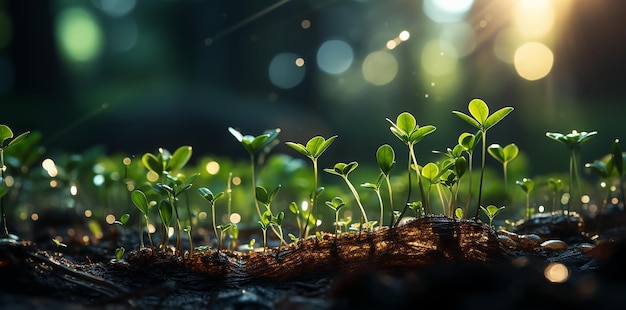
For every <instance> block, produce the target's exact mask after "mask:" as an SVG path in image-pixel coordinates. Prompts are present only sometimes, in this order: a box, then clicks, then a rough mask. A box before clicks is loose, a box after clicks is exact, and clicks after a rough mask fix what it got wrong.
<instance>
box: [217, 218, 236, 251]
mask: <svg viewBox="0 0 626 310" xmlns="http://www.w3.org/2000/svg"><path fill="white" fill-rule="evenodd" d="M233 227H235V224H233V223H228V224H222V225H217V228H218V229H219V230H220V237H219V238H218V239H217V251H218V252H219V250H220V249H221V248H222V241H223V240H224V233H225V232H228V231H229V230H231V229H232V228H233Z"/></svg>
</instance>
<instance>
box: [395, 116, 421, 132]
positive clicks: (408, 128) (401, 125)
mask: <svg viewBox="0 0 626 310" xmlns="http://www.w3.org/2000/svg"><path fill="white" fill-rule="evenodd" d="M396 125H397V127H398V129H400V130H401V132H402V133H404V134H405V135H406V136H409V135H410V134H411V132H413V130H415V128H416V127H417V121H416V120H415V117H414V116H413V114H411V113H409V112H402V113H400V115H398V117H397V118H396Z"/></svg>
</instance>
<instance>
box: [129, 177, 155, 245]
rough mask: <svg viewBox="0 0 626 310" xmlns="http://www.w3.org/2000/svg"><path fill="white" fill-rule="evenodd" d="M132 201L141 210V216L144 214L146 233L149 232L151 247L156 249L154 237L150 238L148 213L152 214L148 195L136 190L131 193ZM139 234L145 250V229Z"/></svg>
mask: <svg viewBox="0 0 626 310" xmlns="http://www.w3.org/2000/svg"><path fill="white" fill-rule="evenodd" d="M131 200H132V202H133V204H134V205H135V207H137V209H139V211H140V212H141V214H143V217H144V220H145V222H146V231H147V232H148V239H149V240H150V246H152V247H154V245H153V244H152V237H151V236H150V223H149V220H148V213H149V212H150V204H149V203H148V198H146V194H145V193H144V192H143V191H141V190H139V189H136V190H134V191H133V192H132V193H131ZM139 233H140V238H139V241H140V243H141V247H142V248H143V247H144V244H143V228H142V229H140V230H139Z"/></svg>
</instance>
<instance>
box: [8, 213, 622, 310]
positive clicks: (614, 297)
mask: <svg viewBox="0 0 626 310" xmlns="http://www.w3.org/2000/svg"><path fill="white" fill-rule="evenodd" d="M555 219H556V220H555ZM563 219H567V218H566V217H563V216H562V215H561V217H558V216H555V217H535V218H532V219H531V220H529V221H526V222H523V223H520V224H519V225H517V226H516V231H515V232H516V233H518V234H520V235H522V234H537V235H539V236H540V237H541V238H542V240H548V239H559V240H562V241H565V242H566V243H567V244H568V247H567V248H566V249H562V250H549V249H546V248H536V249H525V248H522V247H520V248H507V247H505V246H503V245H502V244H501V243H500V242H499V241H498V238H497V233H496V232H495V231H494V230H493V229H492V228H490V227H489V226H488V225H485V224H483V223H480V222H474V221H459V220H452V219H449V218H444V217H440V216H433V217H424V218H419V219H417V220H415V221H413V222H410V223H408V224H406V225H404V226H401V227H398V228H394V229H384V230H381V231H379V232H377V233H370V234H366V233H362V234H353V235H344V236H341V238H340V239H336V238H335V237H334V236H333V235H330V234H325V235H324V237H323V239H322V240H317V239H316V238H310V239H306V240H303V241H302V242H301V243H300V244H299V245H298V246H296V245H291V246H289V247H282V248H281V249H280V250H279V249H276V248H272V249H270V250H268V252H267V253H263V252H260V253H259V252H256V253H252V254H248V253H239V252H234V251H225V250H223V251H221V252H220V253H217V252H213V251H210V250H206V251H204V252H199V251H197V252H194V253H193V254H192V255H185V257H184V258H181V257H178V256H176V255H174V253H171V252H168V251H164V250H159V249H156V248H143V249H141V250H139V242H138V239H139V238H138V237H136V238H135V239H137V240H133V237H132V236H135V235H137V234H135V233H127V235H126V237H127V238H126V243H125V245H126V248H129V249H135V250H133V251H130V252H128V253H126V255H125V260H124V261H121V262H115V261H112V260H111V258H112V257H113V256H114V254H113V253H114V250H115V248H116V247H118V246H119V242H120V238H121V236H120V232H119V230H115V229H111V230H109V231H106V232H105V234H104V236H103V238H102V239H100V240H99V242H98V243H97V244H88V245H85V244H82V242H79V241H77V240H75V241H72V239H71V238H70V239H68V240H69V241H68V242H67V245H68V247H67V248H57V247H53V246H51V242H50V241H49V240H50V238H51V237H50V236H49V235H46V233H45V231H46V230H45V229H43V228H39V229H40V230H41V231H40V235H36V236H35V237H34V238H33V241H15V240H8V239H4V240H3V241H2V242H1V243H0V279H2V280H1V281H0V305H2V308H3V309H57V308H59V309H61V308H62V309H87V308H96V309H100V308H103V309H126V308H139V309H357V308H361V309H374V308H375V309H385V308H389V307H393V308H396V309H398V308H401V309H414V308H418V307H419V308H424V307H426V308H430V307H433V308H434V307H437V308H441V307H444V308H446V309H502V308H506V309H556V308H559V309H592V308H616V307H620V306H622V305H624V304H626V294H623V292H625V291H626V264H625V263H624V262H626V239H625V238H624V237H626V215H625V214H623V213H622V212H616V213H614V214H610V215H606V216H604V217H602V219H599V218H597V219H582V218H580V219H579V220H576V221H569V220H568V221H562V220H563ZM198 238H200V236H199V237H198ZM155 240H157V239H156V238H155ZM194 244H196V245H197V244H198V242H195V243H194ZM555 262H556V263H560V264H563V265H565V266H566V267H567V270H568V272H569V276H568V278H567V280H566V281H565V282H562V283H553V282H550V281H548V280H547V279H546V276H545V275H544V272H545V270H546V267H547V266H548V265H549V264H551V263H555ZM431 305H432V306H431Z"/></svg>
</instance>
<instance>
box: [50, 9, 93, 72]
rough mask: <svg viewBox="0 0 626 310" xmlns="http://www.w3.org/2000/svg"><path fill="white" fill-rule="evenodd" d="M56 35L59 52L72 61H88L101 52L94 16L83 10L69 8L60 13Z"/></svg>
mask: <svg viewBox="0 0 626 310" xmlns="http://www.w3.org/2000/svg"><path fill="white" fill-rule="evenodd" d="M56 33H57V37H58V42H59V44H60V47H61V50H62V51H63V52H64V53H65V55H66V57H67V58H68V59H70V60H72V61H76V62H86V61H90V60H93V59H94V58H95V57H96V56H98V55H99V54H100V52H101V48H102V45H103V42H102V41H103V39H102V31H101V30H100V27H99V26H98V24H96V22H95V18H94V16H93V15H92V14H91V13H90V12H88V11H86V10H84V9H80V8H69V9H66V10H64V11H62V12H61V13H60V14H59V17H58V23H57V27H56Z"/></svg>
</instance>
